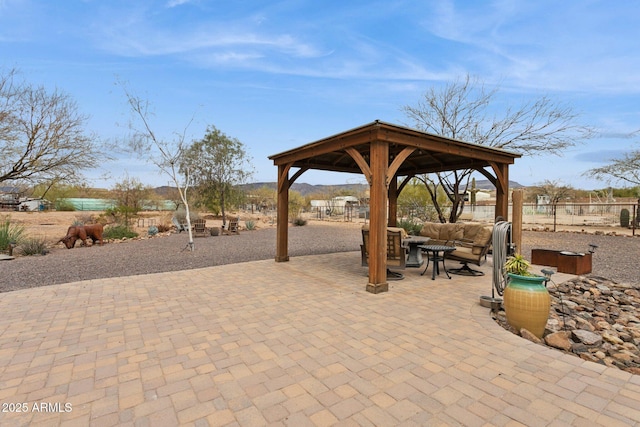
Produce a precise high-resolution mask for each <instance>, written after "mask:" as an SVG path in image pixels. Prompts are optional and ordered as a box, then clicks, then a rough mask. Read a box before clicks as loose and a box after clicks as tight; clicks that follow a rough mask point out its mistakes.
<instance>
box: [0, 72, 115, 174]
mask: <svg viewBox="0 0 640 427" xmlns="http://www.w3.org/2000/svg"><path fill="white" fill-rule="evenodd" d="M0 73H1V71H0ZM86 121H87V117H86V116H84V115H82V114H80V113H79V112H78V108H77V105H76V103H75V102H74V101H73V100H72V99H71V98H70V97H69V95H66V94H64V93H62V92H59V91H57V90H55V91H53V92H48V91H47V90H46V89H45V88H44V87H35V86H32V85H31V84H28V83H26V82H24V81H19V80H18V72H17V71H16V70H15V69H12V70H9V71H6V72H4V73H1V74H0V152H1V153H2V156H1V157H0V182H4V181H16V182H28V183H30V184H35V183H47V182H49V183H52V182H59V181H64V182H67V183H69V182H79V181H81V180H82V175H81V173H80V171H82V170H84V169H87V168H95V167H96V166H97V165H99V164H101V163H103V161H104V160H105V159H106V158H107V157H106V155H105V153H104V152H102V150H101V148H102V147H101V145H100V144H98V143H97V142H96V138H94V137H90V136H87V135H86V134H85V133H84V126H85V122H86Z"/></svg>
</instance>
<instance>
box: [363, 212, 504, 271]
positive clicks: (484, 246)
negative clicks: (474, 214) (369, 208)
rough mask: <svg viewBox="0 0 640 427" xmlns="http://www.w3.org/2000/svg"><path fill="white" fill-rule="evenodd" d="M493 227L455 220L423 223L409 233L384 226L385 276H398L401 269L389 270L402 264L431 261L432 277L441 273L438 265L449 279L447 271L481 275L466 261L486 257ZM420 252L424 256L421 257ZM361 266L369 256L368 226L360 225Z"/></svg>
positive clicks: (478, 261)
mask: <svg viewBox="0 0 640 427" xmlns="http://www.w3.org/2000/svg"><path fill="white" fill-rule="evenodd" d="M492 231H493V227H492V226H491V225H485V224H475V223H454V224H438V223H425V224H424V225H423V227H422V229H421V230H420V234H419V235H418V236H408V235H407V233H406V231H405V230H404V229H402V228H396V227H388V228H387V279H389V280H400V279H402V278H404V276H403V275H402V274H401V273H398V272H396V271H392V270H398V269H401V270H403V269H405V268H420V267H422V266H423V265H424V264H425V262H424V258H425V257H426V259H427V261H426V266H425V269H424V270H423V271H422V273H421V275H424V274H425V273H426V272H427V270H428V268H429V264H432V265H433V266H432V271H431V279H432V280H435V277H436V276H437V275H439V274H440V265H442V270H444V272H445V274H446V275H447V277H448V278H449V279H451V276H450V275H449V273H453V274H460V275H467V276H481V275H484V273H483V272H481V271H479V270H474V269H472V268H471V267H469V264H470V263H471V264H475V265H478V266H480V265H482V264H483V263H484V262H485V261H486V258H487V252H488V251H489V248H490V246H491V236H492ZM423 253H424V255H425V257H423ZM361 256H362V266H368V257H369V229H368V226H367V225H365V226H364V227H363V228H362V245H361ZM445 260H455V261H459V262H460V263H461V264H462V266H461V267H460V268H455V269H447V267H446V265H445Z"/></svg>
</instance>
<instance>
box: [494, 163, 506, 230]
mask: <svg viewBox="0 0 640 427" xmlns="http://www.w3.org/2000/svg"><path fill="white" fill-rule="evenodd" d="M492 167H493V171H494V172H495V173H496V210H495V217H496V218H497V217H499V216H501V217H502V218H504V220H505V221H508V220H509V165H508V164H506V163H498V164H495V163H494V164H493V165H492Z"/></svg>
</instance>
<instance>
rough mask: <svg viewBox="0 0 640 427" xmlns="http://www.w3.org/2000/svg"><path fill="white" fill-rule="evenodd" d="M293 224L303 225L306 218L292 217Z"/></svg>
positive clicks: (305, 223) (305, 222)
mask: <svg viewBox="0 0 640 427" xmlns="http://www.w3.org/2000/svg"><path fill="white" fill-rule="evenodd" d="M293 225H295V226H298V227H302V226H303V225H307V220H306V219H304V218H300V217H297V218H294V219H293Z"/></svg>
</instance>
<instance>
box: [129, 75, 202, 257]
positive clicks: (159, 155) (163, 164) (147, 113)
mask: <svg viewBox="0 0 640 427" xmlns="http://www.w3.org/2000/svg"><path fill="white" fill-rule="evenodd" d="M122 87H123V89H124V93H125V96H126V98H127V103H128V104H129V107H130V108H131V112H132V115H133V119H132V121H131V123H130V124H129V128H130V130H131V131H132V135H131V137H130V139H129V140H128V141H127V142H128V144H126V147H127V148H128V149H129V150H130V151H133V152H134V153H136V154H137V155H138V156H139V157H140V158H143V159H145V160H147V161H149V162H151V163H153V164H154V165H155V166H156V167H157V168H158V169H159V170H160V171H161V172H162V173H164V174H165V175H168V176H169V178H171V181H173V183H174V184H175V186H176V188H177V189H178V194H179V196H180V200H181V201H182V203H183V204H184V208H185V211H186V220H187V228H188V236H189V242H188V243H187V246H188V247H189V250H190V251H193V250H194V249H195V246H194V243H193V232H192V230H191V219H190V212H189V201H188V198H187V192H188V190H189V187H190V184H191V170H190V169H189V168H188V167H187V168H181V167H180V165H181V163H180V162H181V161H182V158H183V157H184V154H185V151H186V149H187V143H186V142H185V140H186V133H187V129H188V128H189V125H190V124H191V122H192V121H193V119H192V120H190V121H189V123H188V124H187V126H185V127H184V129H183V130H182V132H181V133H178V132H175V133H174V134H173V138H170V139H164V138H160V137H159V136H157V135H156V133H155V132H154V131H153V126H152V124H151V120H152V117H153V114H152V112H151V110H150V105H149V101H148V100H146V99H142V98H140V97H139V96H136V95H134V94H133V93H132V92H130V91H129V90H128V89H127V87H126V86H125V85H124V84H122Z"/></svg>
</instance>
